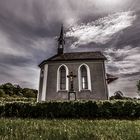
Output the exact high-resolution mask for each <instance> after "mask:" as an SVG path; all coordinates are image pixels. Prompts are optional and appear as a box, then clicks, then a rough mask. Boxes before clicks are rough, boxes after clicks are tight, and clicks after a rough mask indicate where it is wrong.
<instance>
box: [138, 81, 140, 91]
mask: <svg viewBox="0 0 140 140" xmlns="http://www.w3.org/2000/svg"><path fill="white" fill-rule="evenodd" d="M137 90H138V93H140V80H139V81H138V82H137Z"/></svg>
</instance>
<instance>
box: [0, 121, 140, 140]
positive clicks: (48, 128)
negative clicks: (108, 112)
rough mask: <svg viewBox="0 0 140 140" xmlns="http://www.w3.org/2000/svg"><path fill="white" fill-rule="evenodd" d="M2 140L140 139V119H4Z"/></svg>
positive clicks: (0, 136)
mask: <svg viewBox="0 0 140 140" xmlns="http://www.w3.org/2000/svg"><path fill="white" fill-rule="evenodd" d="M0 140H140V120H134V121H129V120H35V119H25V120H23V119H0Z"/></svg>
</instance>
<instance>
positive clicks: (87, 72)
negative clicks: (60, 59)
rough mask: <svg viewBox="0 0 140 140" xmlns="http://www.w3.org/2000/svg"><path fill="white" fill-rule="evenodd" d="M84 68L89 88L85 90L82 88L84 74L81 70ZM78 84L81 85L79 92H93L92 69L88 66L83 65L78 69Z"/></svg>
mask: <svg viewBox="0 0 140 140" xmlns="http://www.w3.org/2000/svg"><path fill="white" fill-rule="evenodd" d="M82 66H84V67H85V68H86V74H87V88H85V89H83V88H82V86H83V85H82V72H81V68H82ZM78 83H79V91H84V90H90V91H91V74H90V68H89V66H88V65H87V64H81V65H80V66H79V68H78Z"/></svg>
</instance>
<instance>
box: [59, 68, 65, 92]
mask: <svg viewBox="0 0 140 140" xmlns="http://www.w3.org/2000/svg"><path fill="white" fill-rule="evenodd" d="M60 90H66V69H65V67H64V66H62V67H61V68H60Z"/></svg>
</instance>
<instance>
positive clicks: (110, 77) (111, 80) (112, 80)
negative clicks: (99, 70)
mask: <svg viewBox="0 0 140 140" xmlns="http://www.w3.org/2000/svg"><path fill="white" fill-rule="evenodd" d="M106 76H107V79H106V80H107V83H108V84H110V83H112V82H114V81H116V80H117V79H118V77H116V76H114V75H111V74H108V73H107V74H106Z"/></svg>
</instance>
